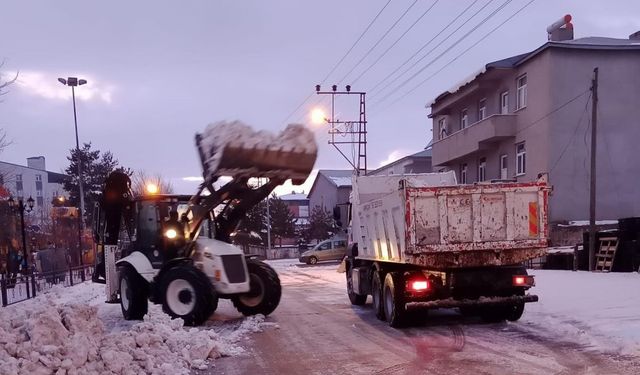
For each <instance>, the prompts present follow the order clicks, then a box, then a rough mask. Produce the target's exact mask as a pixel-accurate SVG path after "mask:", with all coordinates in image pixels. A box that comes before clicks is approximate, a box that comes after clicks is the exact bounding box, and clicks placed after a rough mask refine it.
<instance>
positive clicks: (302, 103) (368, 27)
mask: <svg viewBox="0 0 640 375" xmlns="http://www.w3.org/2000/svg"><path fill="white" fill-rule="evenodd" d="M390 3H391V0H388V1H387V2H386V4H384V6H383V7H382V8H381V9H380V10H379V11H378V13H377V14H376V15H375V17H373V19H372V20H371V21H370V22H369V24H368V25H367V27H366V28H365V29H364V31H362V33H361V34H360V36H359V37H358V38H357V39H356V41H355V42H353V44H352V45H351V47H349V49H348V50H347V52H346V53H345V54H344V55H343V56H342V58H340V60H338V62H337V63H336V64H335V65H334V66H333V68H331V70H330V71H329V73H327V75H326V76H325V77H324V78H323V79H322V81H321V82H320V84H324V83H325V82H326V80H327V79H329V76H331V74H333V72H334V71H335V70H336V69H337V68H338V66H340V64H342V62H343V61H344V59H346V58H347V56H348V55H349V54H350V53H351V51H353V49H354V48H355V46H356V45H357V44H358V43H359V42H360V40H362V38H363V37H364V35H365V34H366V33H367V31H369V29H370V28H371V26H372V25H373V24H374V23H375V22H376V20H377V19H378V17H380V15H381V14H382V12H383V11H384V10H385V9H386V8H387V6H388V5H389V4H390ZM314 94H315V92H313V91H312V92H311V94H309V95H308V96H307V97H306V98H305V99H304V100H303V101H302V102H301V103H300V104H299V105H298V106H297V107H296V108H295V109H294V110H293V111H291V113H289V115H288V116H287V117H286V118H285V119H284V121H282V122H283V123H286V122H287V120H289V118H291V116H293V115H294V114H295V113H296V112H298V110H299V109H300V108H301V107H302V106H303V105H304V104H305V103H306V102H307V101H308V100H309V99H311V98H312V97H313V95H314Z"/></svg>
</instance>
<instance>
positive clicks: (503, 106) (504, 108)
mask: <svg viewBox="0 0 640 375" xmlns="http://www.w3.org/2000/svg"><path fill="white" fill-rule="evenodd" d="M507 113H509V91H505V92H503V93H502V94H500V114H502V115H506V114H507Z"/></svg>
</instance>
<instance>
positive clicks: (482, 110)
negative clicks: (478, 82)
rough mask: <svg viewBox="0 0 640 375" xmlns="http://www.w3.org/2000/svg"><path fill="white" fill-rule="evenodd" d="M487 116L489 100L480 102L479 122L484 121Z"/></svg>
mask: <svg viewBox="0 0 640 375" xmlns="http://www.w3.org/2000/svg"><path fill="white" fill-rule="evenodd" d="M486 116H487V99H482V100H480V101H479V102H478V121H482V120H483V119H484V118H485V117H486Z"/></svg>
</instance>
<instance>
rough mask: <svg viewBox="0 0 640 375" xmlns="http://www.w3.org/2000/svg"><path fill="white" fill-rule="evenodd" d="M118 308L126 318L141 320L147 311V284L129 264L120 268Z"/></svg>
mask: <svg viewBox="0 0 640 375" xmlns="http://www.w3.org/2000/svg"><path fill="white" fill-rule="evenodd" d="M119 287H120V308H121V309H122V316H124V318H125V319H126V320H141V319H142V318H143V317H144V316H145V314H146V313H147V307H148V298H149V284H148V283H147V280H145V279H143V278H142V276H140V274H139V273H138V272H136V270H135V269H134V268H133V267H131V266H124V267H122V268H120V285H119Z"/></svg>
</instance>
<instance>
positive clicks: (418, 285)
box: [409, 280, 429, 292]
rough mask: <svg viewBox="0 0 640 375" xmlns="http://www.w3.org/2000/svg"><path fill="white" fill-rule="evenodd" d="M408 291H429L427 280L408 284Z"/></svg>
mask: <svg viewBox="0 0 640 375" xmlns="http://www.w3.org/2000/svg"><path fill="white" fill-rule="evenodd" d="M409 289H411V290H413V291H416V292H422V291H425V290H428V289H429V281H427V280H413V281H411V282H409Z"/></svg>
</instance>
